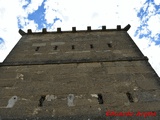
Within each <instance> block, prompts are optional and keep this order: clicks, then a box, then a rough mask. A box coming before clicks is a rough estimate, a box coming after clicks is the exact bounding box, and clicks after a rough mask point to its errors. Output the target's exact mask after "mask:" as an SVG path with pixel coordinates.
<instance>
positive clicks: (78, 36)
mask: <svg viewBox="0 0 160 120" xmlns="http://www.w3.org/2000/svg"><path fill="white" fill-rule="evenodd" d="M128 57H130V58H131V57H142V54H141V53H140V51H139V50H137V48H136V46H135V45H134V44H133V41H131V40H130V37H129V36H128V34H127V32H126V31H107V32H104V31H103V32H102V31H97V32H79V33H72V32H71V33H55V34H29V35H24V36H23V37H22V38H21V40H20V41H19V43H18V44H17V45H16V47H15V48H14V49H13V51H12V52H11V53H10V55H9V56H8V57H7V59H6V60H5V61H4V63H12V64H14V63H15V64H18V63H19V64H20V63H21V64H23V63H24V64H25V63H34V62H36V63H38V62H40V63H44V62H51V61H52V62H57V61H61V62H62V61H65V62H74V61H82V62H85V61H83V60H89V61H94V62H96V61H99V60H103V61H104V60H105V61H106V60H108V61H112V60H118V59H125V58H128ZM87 62H88V61H87Z"/></svg>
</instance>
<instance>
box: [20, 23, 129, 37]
mask: <svg viewBox="0 0 160 120" xmlns="http://www.w3.org/2000/svg"><path fill="white" fill-rule="evenodd" d="M130 27H131V25H130V24H128V25H127V26H126V27H124V28H123V29H122V28H121V25H117V28H116V29H106V26H102V29H98V30H97V29H96V30H92V28H91V26H87V30H76V27H72V31H62V30H61V28H57V31H55V32H48V31H47V29H46V28H43V29H42V32H32V30H31V29H28V30H27V33H26V32H24V31H23V30H21V29H20V30H19V34H20V35H22V36H23V35H26V34H37V33H38V34H40V33H41V34H42V33H43V34H46V33H66V32H73V33H74V32H94V31H128V30H129V29H130Z"/></svg>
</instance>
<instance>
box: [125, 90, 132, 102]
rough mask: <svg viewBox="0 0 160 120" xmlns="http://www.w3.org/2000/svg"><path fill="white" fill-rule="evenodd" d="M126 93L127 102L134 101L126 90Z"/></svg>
mask: <svg viewBox="0 0 160 120" xmlns="http://www.w3.org/2000/svg"><path fill="white" fill-rule="evenodd" d="M126 95H127V97H128V100H129V102H131V103H132V102H134V101H133V97H132V95H131V93H129V92H127V93H126Z"/></svg>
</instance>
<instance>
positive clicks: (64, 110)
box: [0, 25, 160, 120]
mask: <svg viewBox="0 0 160 120" xmlns="http://www.w3.org/2000/svg"><path fill="white" fill-rule="evenodd" d="M129 28H130V25H127V26H126V27H125V28H123V29H121V26H119V25H118V26H117V29H106V27H105V26H102V29H101V30H92V29H91V27H87V30H82V31H77V30H76V28H75V27H73V28H72V31H61V28H57V31H56V32H48V31H47V30H46V29H43V30H42V32H36V33H34V32H32V30H30V29H29V30H28V32H27V33H25V32H24V31H22V30H19V33H20V34H21V35H22V38H21V39H20V41H19V42H18V43H17V45H16V46H15V47H14V49H13V50H12V51H11V53H10V54H9V55H8V57H7V58H6V59H5V61H4V62H3V63H1V64H0V120H3V119H11V120H13V119H18V118H19V119H20V120H25V119H27V120H29V119H34V120H44V119H46V120H51V119H65V120H66V119H76V120H77V119H79V120H82V119H84V120H92V119H94V120H100V119H102V120H103V119H113V118H119V119H122V120H124V119H126V120H128V118H129V119H131V118H136V119H140V120H141V119H146V118H145V117H144V116H143V115H144V113H147V111H149V112H150V114H149V115H148V116H147V117H148V119H154V120H155V119H158V114H159V113H158V111H159V110H160V104H159V103H160V89H159V88H160V85H159V83H160V82H159V78H158V75H157V74H156V73H155V71H154V70H153V69H152V67H151V66H150V64H149V63H148V59H147V57H145V56H144V55H143V54H142V53H141V51H140V50H139V49H138V47H137V46H136V44H135V43H134V42H133V40H132V39H131V37H130V36H129V35H128V33H127V31H128V30H129ZM109 111H113V112H115V113H111V112H109ZM138 111H139V112H140V113H137V112H138ZM127 112H130V113H127ZM132 112H133V113H132ZM120 114H121V117H119V116H120Z"/></svg>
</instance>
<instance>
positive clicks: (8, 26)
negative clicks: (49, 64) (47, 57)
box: [0, 0, 160, 75]
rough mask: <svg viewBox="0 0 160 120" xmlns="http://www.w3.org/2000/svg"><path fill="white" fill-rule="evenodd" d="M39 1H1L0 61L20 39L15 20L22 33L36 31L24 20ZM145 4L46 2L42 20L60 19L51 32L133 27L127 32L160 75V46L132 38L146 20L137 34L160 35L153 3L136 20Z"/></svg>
mask: <svg viewBox="0 0 160 120" xmlns="http://www.w3.org/2000/svg"><path fill="white" fill-rule="evenodd" d="M154 1H155V3H156V4H157V5H159V4H160V1H159V0H154ZM42 2H43V0H31V3H30V4H28V2H27V1H26V0H14V1H13V0H0V24H1V25H0V37H2V38H3V39H4V40H5V45H4V49H5V50H4V49H3V50H0V56H2V57H0V61H2V60H3V59H2V58H4V56H5V55H7V54H8V53H9V51H10V50H11V49H12V48H13V46H14V45H15V44H16V43H17V41H18V40H19V39H20V35H19V33H18V24H17V22H18V21H17V17H19V20H20V21H19V22H20V24H21V25H22V26H23V30H24V31H27V29H32V31H39V30H38V28H37V27H38V25H37V23H35V22H34V21H33V20H28V18H27V17H28V15H29V14H31V13H33V12H35V11H36V10H37V9H38V7H39V6H41V5H42ZM145 2H146V0H138V1H136V0H130V1H129V2H128V0H112V1H106V0H45V9H46V10H45V16H44V17H45V19H46V22H47V24H53V22H54V19H55V18H59V19H61V20H62V22H61V21H60V20H58V21H56V22H55V24H54V25H53V26H50V28H48V29H49V30H52V31H53V30H55V28H57V27H62V30H71V27H72V26H76V27H77V29H86V27H87V26H92V28H93V29H97V28H98V27H99V26H102V25H106V26H107V28H116V25H118V24H119V25H121V26H122V27H125V26H126V25H127V24H128V23H130V24H131V26H132V27H131V29H130V30H129V31H128V33H129V34H130V36H131V37H132V38H133V39H134V41H135V42H136V44H137V45H138V46H139V47H140V49H141V50H142V52H143V53H144V54H145V55H147V56H148V57H149V61H150V63H151V64H152V66H153V67H154V69H156V71H158V73H159V75H160V69H159V68H160V63H159V62H158V60H159V59H160V58H158V57H157V56H158V55H157V54H159V53H158V51H160V47H159V46H157V45H155V44H154V43H153V42H152V41H150V40H149V39H147V38H144V39H141V40H139V38H138V37H134V33H135V31H136V29H137V27H138V26H140V25H141V24H142V22H144V21H145V20H146V19H147V18H149V20H148V22H147V24H148V27H145V28H143V30H142V31H141V32H140V33H139V34H142V33H143V34H147V33H148V32H149V31H148V30H151V31H152V34H151V36H154V37H155V38H156V35H157V33H159V32H160V30H159V29H158V27H157V26H160V15H156V10H155V7H154V5H153V4H149V10H148V16H145V17H143V19H142V21H141V20H140V19H139V18H138V17H137V12H138V11H139V10H140V8H141V7H142V6H143V7H144V8H143V10H145V9H146V8H147V5H148V4H146V5H143V4H144V3H145ZM8 3H10V5H9V4H8ZM27 4H28V6H26V8H25V9H22V6H23V5H27ZM43 25H44V27H45V26H46V25H45V24H43ZM159 61H160V60H159ZM158 67H159V68H158Z"/></svg>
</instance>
